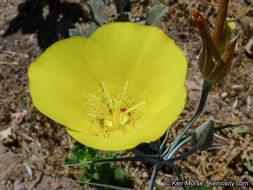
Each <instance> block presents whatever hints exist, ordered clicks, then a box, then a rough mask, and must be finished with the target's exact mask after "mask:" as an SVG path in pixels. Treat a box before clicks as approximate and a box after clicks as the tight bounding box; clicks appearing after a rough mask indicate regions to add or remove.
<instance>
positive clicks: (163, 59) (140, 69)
mask: <svg viewBox="0 0 253 190" xmlns="http://www.w3.org/2000/svg"><path fill="white" fill-rule="evenodd" d="M186 70H187V64H186V59H185V57H184V55H183V53H182V52H181V51H180V49H179V48H178V47H177V46H176V45H175V44H174V43H173V41H172V40H171V39H170V38H168V37H167V36H166V35H165V34H164V33H163V32H162V31H161V30H159V29H158V28H155V27H152V26H144V25H139V24H134V23H111V24H107V25H104V26H102V27H100V28H99V29H97V30H96V31H95V32H94V33H93V34H92V35H91V36H90V37H89V38H85V37H72V38H68V39H65V40H61V41H59V42H56V43H55V44H53V45H52V46H51V47H49V48H48V49H47V50H46V51H45V52H44V53H43V54H42V55H41V56H40V57H39V58H38V59H37V60H36V61H35V62H33V63H32V64H31V66H30V68H29V71H28V77H29V81H30V83H29V89H30V93H31V97H32V101H33V103H34V105H35V106H36V108H37V109H39V110H40V111H41V112H42V113H43V114H45V115H46V116H48V117H49V118H51V119H53V120H55V121H57V122H58V123H60V124H62V125H64V126H66V129H67V132H68V133H69V134H70V135H71V136H72V137H73V138H74V139H76V140H77V141H79V142H80V143H83V144H85V145H87V146H89V147H93V148H97V149H100V150H125V149H130V148H134V147H135V146H137V145H138V144H140V143H149V142H151V141H155V140H157V139H158V138H159V137H161V136H162V135H163V134H164V132H165V131H166V129H167V128H168V126H169V125H171V124H172V123H173V122H174V121H175V120H176V118H177V117H178V115H179V114H180V113H181V111H182V109H183V107H184V104H185V99H186V90H185V87H184V81H185V76H186Z"/></svg>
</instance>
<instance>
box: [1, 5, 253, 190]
mask: <svg viewBox="0 0 253 190" xmlns="http://www.w3.org/2000/svg"><path fill="white" fill-rule="evenodd" d="M160 3H162V4H165V5H167V6H168V7H169V9H168V11H167V12H166V14H165V15H164V17H163V18H162V19H161V21H160V23H159V24H158V27H160V28H162V30H163V31H164V32H165V33H166V34H168V35H169V36H170V37H171V38H172V39H173V40H174V41H175V43H176V44H177V45H178V46H179V47H180V48H181V49H182V50H183V52H184V54H185V55H186V57H187V59H188V76H187V81H186V87H187V90H188V98H187V103H186V106H185V109H184V111H183V112H182V114H181V115H180V117H179V119H178V120H177V122H176V123H175V124H174V125H173V126H172V128H171V134H170V138H169V139H170V140H169V141H172V139H174V138H175V137H176V134H177V133H178V132H179V131H180V129H182V127H183V126H184V125H185V124H186V122H187V121H188V120H189V118H190V116H191V115H192V114H193V112H194V109H195V108H196V106H197V103H198V99H199V97H200V90H201V83H202V77H201V75H200V72H199V70H198V65H197V64H196V63H197V57H198V52H199V50H200V47H201V41H200V38H199V36H198V33H197V30H196V28H195V27H194V24H193V22H192V19H191V13H192V11H193V9H195V8H196V9H198V10H199V11H200V12H201V13H202V14H203V15H204V17H205V18H207V22H208V24H209V26H210V27H211V28H213V25H214V23H215V16H216V12H217V8H218V1H216V0H215V1H213V0H207V1H205V0H192V1H187V0H161V1H158V0H145V1H143V0H141V1H139V2H137V3H133V4H132V5H131V6H130V7H129V10H130V11H131V15H132V17H133V18H139V17H142V16H145V15H146V13H147V11H148V10H149V9H150V7H151V6H153V5H155V4H160ZM88 11H89V9H88V7H87V5H86V4H85V3H84V2H83V1H80V0H40V1H39V0H27V1H26V0H0V62H16V64H15V65H6V64H4V65H3V64H1V65H0V134H1V138H0V140H1V141H0V190H5V189H7V190H8V189H14V190H23V189H38V190H44V189H45V190H47V189H73V190H74V189H82V187H79V185H78V184H76V183H70V182H65V181H62V180H60V179H63V178H68V179H78V178H79V176H80V175H81V172H80V171H79V170H78V169H74V170H70V169H69V168H68V167H66V166H64V158H65V157H66V156H69V153H68V150H69V149H70V148H71V147H72V146H73V140H72V139H71V137H69V136H68V135H67V134H66V132H65V129H64V128H63V127H62V126H60V125H59V124H57V123H55V122H53V121H51V120H49V119H48V118H46V117H45V116H43V115H42V114H41V113H40V112H39V111H37V110H36V108H34V106H33V104H32V102H31V98H30V95H29V90H28V79H27V69H28V67H29V64H30V63H31V62H32V61H33V60H35V59H36V58H37V57H38V56H39V55H40V54H41V53H42V52H43V50H44V49H45V48H47V47H48V46H49V45H51V44H52V43H54V42H55V41H57V40H59V39H63V38H66V37H68V28H74V27H75V28H77V29H79V30H81V31H83V32H84V33H85V32H86V31H87V28H88V27H89V24H90V23H91V20H90V16H89V14H88ZM114 11H115V7H114V6H113V5H110V6H108V16H109V17H111V16H112V14H113V13H114ZM228 15H229V16H231V17H233V18H234V19H235V21H236V25H237V30H238V31H239V32H240V39H239V41H238V44H237V47H236V53H235V58H234V60H233V66H232V70H231V73H230V74H228V76H227V77H226V78H225V80H224V81H223V82H222V83H219V84H217V85H215V86H214V88H213V89H212V91H211V93H210V95H209V99H208V102H207V105H206V107H205V110H204V112H203V114H202V115H201V117H200V118H199V119H198V121H197V122H196V124H195V125H194V127H193V128H195V127H197V126H198V125H199V124H200V123H203V122H204V121H206V120H207V119H208V118H209V117H211V116H214V119H215V125H216V126H219V125H225V124H230V123H238V122H242V121H252V118H253V103H252V102H253V53H252V55H250V54H251V52H253V45H252V47H251V45H250V44H253V43H250V39H251V40H252V38H253V37H252V36H253V4H252V1H250V0H248V1H243V0H233V1H231V2H230V5H229V10H228ZM247 44H248V45H247ZM246 46H247V47H248V53H246V50H245V48H246ZM250 48H251V49H250ZM242 129H243V130H244V131H245V133H242V134H239V133H237V132H236V131H235V130H234V129H225V130H224V131H222V132H217V133H216V134H215V138H214V142H213V145H212V147H210V148H209V149H208V150H207V151H204V152H199V153H196V154H194V155H192V156H190V157H188V158H187V159H185V160H182V161H178V162H175V163H176V165H177V166H178V168H179V169H180V171H181V172H182V177H183V178H184V179H185V180H192V181H193V180H198V181H205V182H206V181H209V180H211V181H246V182H249V184H250V187H245V188H242V187H236V188H234V189H253V176H252V174H253V173H252V172H250V171H249V170H248V169H247V167H246V165H245V162H246V161H249V160H253V135H252V134H253V129H252V127H250V126H242ZM190 146H191V145H190V144H189V146H186V147H185V148H184V149H183V150H182V151H181V152H184V151H186V150H187V149H188V148H189V147H190ZM124 154H125V155H130V154H131V153H128V152H125V153H124ZM118 165H121V166H122V167H124V168H125V170H126V171H127V172H128V173H129V174H130V175H131V176H133V177H132V179H133V180H132V181H133V182H132V183H133V184H132V187H133V188H134V189H146V188H147V186H148V181H149V178H150V176H151V173H152V166H150V165H148V164H143V163H118ZM175 179H176V177H175V175H174V174H173V172H172V170H171V169H169V168H166V167H165V168H163V169H162V172H160V173H159V175H158V178H157V183H158V184H159V186H160V189H173V188H171V187H165V182H166V181H169V180H175ZM175 189H179V188H175ZM214 189H215V188H214ZM217 189H231V188H225V187H223V188H222V187H218V188H217Z"/></svg>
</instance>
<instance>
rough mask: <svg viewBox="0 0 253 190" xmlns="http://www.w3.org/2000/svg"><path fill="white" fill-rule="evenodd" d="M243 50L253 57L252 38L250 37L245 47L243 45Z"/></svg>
mask: <svg viewBox="0 0 253 190" xmlns="http://www.w3.org/2000/svg"><path fill="white" fill-rule="evenodd" d="M245 50H246V52H247V54H248V55H250V56H252V57H253V38H251V39H250V40H249V41H248V43H247V45H246V47H245Z"/></svg>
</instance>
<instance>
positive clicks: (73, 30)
mask: <svg viewBox="0 0 253 190" xmlns="http://www.w3.org/2000/svg"><path fill="white" fill-rule="evenodd" d="M73 36H84V34H83V33H82V32H81V31H80V30H77V29H76V28H70V29H69V37H73Z"/></svg>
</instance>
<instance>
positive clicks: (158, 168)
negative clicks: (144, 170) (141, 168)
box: [148, 164, 161, 190]
mask: <svg viewBox="0 0 253 190" xmlns="http://www.w3.org/2000/svg"><path fill="white" fill-rule="evenodd" d="M160 169H161V165H160V164H156V165H155V167H154V170H153V173H152V177H151V180H150V184H149V187H148V190H152V189H153V187H154V185H155V180H156V177H157V174H158V172H159V170H160Z"/></svg>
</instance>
